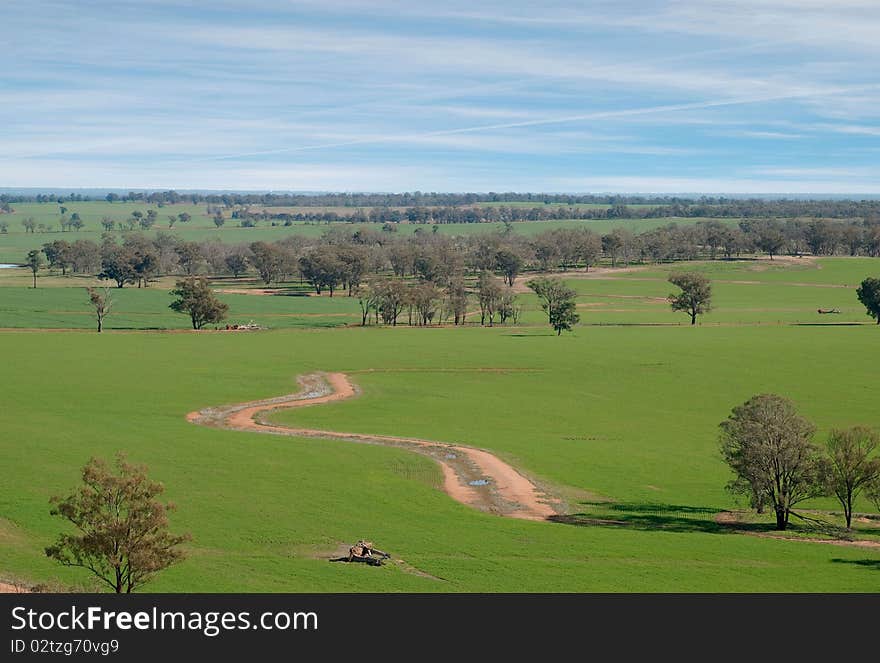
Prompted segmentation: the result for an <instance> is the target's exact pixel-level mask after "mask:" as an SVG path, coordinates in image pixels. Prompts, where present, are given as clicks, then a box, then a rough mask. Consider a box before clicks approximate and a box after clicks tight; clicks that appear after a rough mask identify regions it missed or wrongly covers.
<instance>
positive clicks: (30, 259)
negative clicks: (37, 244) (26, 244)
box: [25, 249, 43, 288]
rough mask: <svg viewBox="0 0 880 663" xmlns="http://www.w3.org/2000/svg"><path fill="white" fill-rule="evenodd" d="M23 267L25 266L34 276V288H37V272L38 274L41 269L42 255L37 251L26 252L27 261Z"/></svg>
mask: <svg viewBox="0 0 880 663" xmlns="http://www.w3.org/2000/svg"><path fill="white" fill-rule="evenodd" d="M25 265H27V266H28V267H29V268H30V270H31V273H32V274H33V276H34V288H36V287H37V272H39V271H40V269H42V268H43V255H42V253H40V251H39V250H37V249H32V250H31V251H28V254H27V261H26V262H25Z"/></svg>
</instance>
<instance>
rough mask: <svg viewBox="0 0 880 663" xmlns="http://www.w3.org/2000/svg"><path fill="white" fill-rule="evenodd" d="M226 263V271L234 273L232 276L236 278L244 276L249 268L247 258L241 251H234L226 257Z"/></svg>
mask: <svg viewBox="0 0 880 663" xmlns="http://www.w3.org/2000/svg"><path fill="white" fill-rule="evenodd" d="M224 262H225V263H226V269H228V270H229V271H230V272H232V276H234V277H235V278H238V277H239V276H240V275H241V274H244V273H245V272H246V271H247V268H248V259H247V256H246V255H245V254H244V253H243V252H241V251H233V252H232V253H230V254H229V255H227V256H226V258H225V260H224Z"/></svg>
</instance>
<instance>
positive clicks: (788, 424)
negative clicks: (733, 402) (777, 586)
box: [720, 394, 824, 530]
mask: <svg viewBox="0 0 880 663" xmlns="http://www.w3.org/2000/svg"><path fill="white" fill-rule="evenodd" d="M720 427H721V454H722V456H723V457H724V460H725V462H726V463H727V464H728V465H729V466H730V469H731V470H733V472H734V475H735V477H734V479H733V480H732V481H730V482H729V483H728V485H727V487H728V489H729V490H730V491H731V492H734V493H740V494H743V495H747V496H748V497H749V499H750V501H751V506H752V507H753V508H755V509H756V510H757V511H758V512H759V513H760V512H763V510H764V508H765V507H767V506H769V507H771V508H772V509H773V511H774V513H775V514H776V529H778V530H785V529H786V528H787V527H788V521H789V516H790V514H791V509H792V507H793V506H794V505H796V504H798V503H799V502H802V501H804V500H806V499H810V498H812V497H817V496H819V495H822V494H823V493H824V486H823V482H822V462H821V457H820V454H819V450H818V448H817V447H816V446H815V445H814V444H813V443H812V437H813V433H814V432H815V430H816V427H815V426H814V425H813V424H812V423H810V422H809V421H808V420H807V419H805V418H804V417H802V416H800V415H799V414H798V413H797V410H796V409H795V407H794V403H792V402H791V401H790V400H788V399H787V398H783V397H782V396H777V395H776V394H760V395H758V396H753V397H752V398H750V399H749V400H748V401H746V402H745V403H743V404H742V405H738V406H737V407H735V408H733V411H732V412H731V414H730V416H729V417H728V419H727V420H726V421H724V422H722V423H721V426H720Z"/></svg>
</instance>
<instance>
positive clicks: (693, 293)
mask: <svg viewBox="0 0 880 663" xmlns="http://www.w3.org/2000/svg"><path fill="white" fill-rule="evenodd" d="M669 282H670V283H671V284H672V285H675V286H678V287H679V288H681V292H680V293H678V294H675V293H673V294H671V295H669V297H668V300H669V303H670V304H671V305H672V310H673V311H684V312H685V313H687V314H688V315H689V316H691V324H692V325H695V324H697V316H698V315H701V314H703V313H707V312H708V311H711V310H712V284H711V283H710V282H709V279H708V278H707V277H706V275H705V274H700V273H699V272H676V273H674V274H671V275H670V276H669Z"/></svg>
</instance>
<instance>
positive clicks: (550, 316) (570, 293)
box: [526, 277, 580, 336]
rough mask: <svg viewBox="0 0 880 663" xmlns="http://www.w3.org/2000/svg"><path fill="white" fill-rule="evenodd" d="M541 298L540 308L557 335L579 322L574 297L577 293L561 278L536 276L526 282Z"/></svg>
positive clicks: (569, 329)
mask: <svg viewBox="0 0 880 663" xmlns="http://www.w3.org/2000/svg"><path fill="white" fill-rule="evenodd" d="M526 285H527V286H529V288H531V289H532V290H533V291H534V293H535V294H536V295H538V297H540V298H541V308H542V309H544V311H545V312H546V313H547V320H548V322H549V323H550V326H551V327H553V329H554V330H555V331H556V335H557V336H559V335H561V334H562V332H563V331H571V330H572V328H573V327H574V326H575V325H576V324H577V323H578V322H580V316H579V315H578V313H577V305H576V303H575V298H576V297H577V293H576V292H575V291H574V290H572V289H571V288H569V287H568V286H567V285H565V283H564V282H563V281H562V279H558V278H546V277H542V278H537V279H532V280H531V281H529V282H528V283H526Z"/></svg>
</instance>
